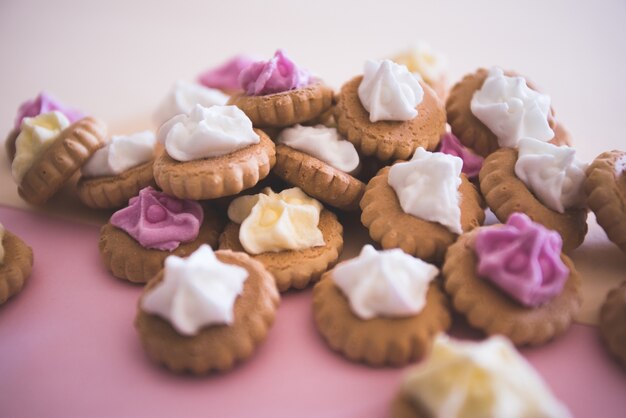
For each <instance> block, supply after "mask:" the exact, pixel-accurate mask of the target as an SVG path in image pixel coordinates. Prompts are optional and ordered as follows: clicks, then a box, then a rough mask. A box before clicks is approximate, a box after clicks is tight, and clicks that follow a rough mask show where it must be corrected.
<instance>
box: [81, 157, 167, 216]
mask: <svg viewBox="0 0 626 418" xmlns="http://www.w3.org/2000/svg"><path fill="white" fill-rule="evenodd" d="M153 163H154V161H149V162H147V163H143V164H141V165H138V166H137V167H133V168H131V169H130V170H127V171H125V172H123V173H121V174H119V175H117V176H106V177H81V178H80V179H79V180H78V183H77V184H76V194H77V195H78V198H79V199H80V201H81V202H83V203H84V204H85V205H86V206H89V207H90V208H93V209H115V208H120V207H122V206H124V205H125V204H127V203H128V199H130V198H131V197H133V196H136V195H137V193H139V190H141V189H143V188H144V187H148V186H152V187H156V182H155V181H154V175H153V170H152V165H153Z"/></svg>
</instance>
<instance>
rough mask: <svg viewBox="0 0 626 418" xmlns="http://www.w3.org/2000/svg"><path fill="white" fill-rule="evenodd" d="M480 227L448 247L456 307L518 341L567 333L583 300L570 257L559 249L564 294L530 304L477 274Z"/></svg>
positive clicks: (448, 281)
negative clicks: (564, 268) (565, 270)
mask: <svg viewBox="0 0 626 418" xmlns="http://www.w3.org/2000/svg"><path fill="white" fill-rule="evenodd" d="M486 228H493V227H486ZM476 233H477V232H476V231H473V232H470V233H467V234H463V235H462V236H461V237H459V239H458V240H457V242H456V243H454V244H453V245H451V246H450V248H448V252H447V253H446V259H445V263H444V265H443V277H444V289H445V291H446V293H447V294H448V295H450V298H451V299H452V305H453V307H454V309H455V310H456V311H457V312H459V313H461V314H463V315H464V316H465V317H466V319H467V321H468V322H469V324H470V325H471V326H473V327H475V328H478V329H480V330H482V331H484V332H485V333H486V334H488V335H494V334H503V335H505V336H507V337H508V338H509V339H510V340H511V341H512V342H513V343H514V344H515V345H541V344H545V343H546V342H548V341H549V340H551V339H553V338H555V337H556V336H558V335H560V334H562V333H564V332H565V331H566V330H567V329H568V328H569V326H570V324H571V322H572V318H573V316H574V315H575V314H576V313H577V312H578V311H579V309H580V306H581V303H582V297H581V278H580V275H579V274H578V272H577V271H576V269H575V268H574V263H572V261H571V260H570V259H569V257H567V256H566V255H564V254H561V260H562V261H563V263H564V264H565V265H566V266H567V268H568V269H569V276H568V278H567V281H566V282H565V285H564V288H563V290H562V291H561V292H560V294H558V295H557V296H556V297H554V298H553V299H552V300H550V301H549V302H547V303H545V304H543V305H541V306H538V307H533V308H527V307H525V306H523V305H521V304H519V303H518V302H516V301H515V300H513V299H512V298H510V297H509V296H507V295H506V294H504V293H503V292H502V291H501V290H499V289H498V288H497V287H495V286H494V285H493V284H491V283H490V282H489V281H487V280H485V279H484V278H482V277H480V276H479V275H478V273H477V263H478V260H477V256H476V253H475V251H474V239H475V237H476Z"/></svg>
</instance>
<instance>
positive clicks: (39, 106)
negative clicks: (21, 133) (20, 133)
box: [15, 91, 84, 129]
mask: <svg viewBox="0 0 626 418" xmlns="http://www.w3.org/2000/svg"><path fill="white" fill-rule="evenodd" d="M55 110H57V111H59V112H61V113H63V114H64V115H65V117H66V118H67V119H68V120H69V121H70V123H74V122H76V121H77V120H79V119H82V118H83V117H84V115H83V113H82V112H81V111H79V110H76V109H72V108H70V107H67V106H65V105H63V104H62V103H61V102H59V101H58V100H56V99H55V98H54V97H52V96H50V95H49V94H48V93H46V92H45V91H42V92H41V93H39V95H38V96H37V97H35V98H34V99H31V100H27V101H25V102H24V103H22V104H21V105H20V108H19V109H18V110H17V115H16V116H15V129H20V126H21V125H22V120H23V119H24V118H32V117H34V116H38V115H40V114H42V113H48V112H53V111H55Z"/></svg>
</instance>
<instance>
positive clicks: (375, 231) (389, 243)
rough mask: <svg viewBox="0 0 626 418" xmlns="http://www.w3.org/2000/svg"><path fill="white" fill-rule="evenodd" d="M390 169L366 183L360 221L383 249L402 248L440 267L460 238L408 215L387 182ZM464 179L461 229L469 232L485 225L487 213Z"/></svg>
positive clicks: (463, 177)
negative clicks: (448, 250)
mask: <svg viewBox="0 0 626 418" xmlns="http://www.w3.org/2000/svg"><path fill="white" fill-rule="evenodd" d="M390 168H391V167H385V168H383V169H382V170H380V171H379V172H378V174H377V175H376V177H374V178H373V179H371V180H370V182H369V183H367V187H366V189H365V194H364V195H363V199H361V209H362V210H363V213H362V214H361V222H362V223H363V225H365V227H366V228H368V229H369V233H370V237H372V239H373V240H374V241H376V242H378V243H380V245H381V246H382V247H383V248H385V249H388V248H401V249H402V250H403V251H404V252H406V253H407V254H410V255H412V256H415V257H417V258H421V259H422V260H424V261H428V262H430V263H434V264H437V265H441V263H442V262H443V258H444V255H445V253H446V249H447V248H448V247H449V246H450V245H451V244H452V243H453V242H454V241H456V239H457V237H458V235H457V234H454V233H452V232H450V230H449V229H448V228H446V227H445V226H443V225H441V224H439V223H436V222H429V221H426V220H423V219H419V218H416V217H415V216H413V215H409V214H408V213H405V212H404V211H403V210H402V206H400V201H399V200H398V196H397V195H396V192H395V191H394V190H393V188H392V187H391V186H390V185H389V183H388V177H389V169H390ZM461 180H462V183H461V186H459V193H460V195H461V197H460V207H461V227H462V228H463V231H464V232H467V231H470V230H472V229H473V228H476V227H477V226H480V225H482V224H483V222H484V221H485V211H484V209H483V206H482V198H481V197H480V195H479V194H478V191H477V190H476V187H475V186H474V185H473V184H472V183H471V182H470V181H469V180H468V179H467V177H465V175H464V174H462V175H461Z"/></svg>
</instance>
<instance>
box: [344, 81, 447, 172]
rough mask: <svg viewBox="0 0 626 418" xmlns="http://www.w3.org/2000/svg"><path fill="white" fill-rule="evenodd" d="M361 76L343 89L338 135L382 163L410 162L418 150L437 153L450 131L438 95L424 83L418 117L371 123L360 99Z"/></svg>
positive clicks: (422, 84)
mask: <svg viewBox="0 0 626 418" xmlns="http://www.w3.org/2000/svg"><path fill="white" fill-rule="evenodd" d="M362 79H363V76H358V77H355V78H353V79H352V80H350V81H348V82H347V83H346V84H344V85H343V87H342V88H341V91H340V93H339V96H338V102H337V106H336V107H335V120H336V122H337V131H338V132H339V133H340V134H341V135H342V136H343V137H344V138H346V139H347V140H348V141H350V142H352V143H353V144H354V146H355V147H356V149H357V151H359V154H360V155H365V156H370V155H372V156H375V157H376V158H377V159H379V160H381V161H389V160H395V159H410V157H411V155H413V152H414V151H415V150H416V149H417V148H418V147H423V148H425V149H427V150H430V151H433V150H434V149H435V148H437V145H438V144H439V138H440V137H441V134H442V133H444V131H445V128H446V112H445V109H444V107H443V103H442V102H441V100H440V99H439V98H438V97H437V95H436V94H435V92H434V91H433V90H432V89H431V88H430V87H428V85H426V84H425V83H423V82H420V84H421V86H422V88H423V89H424V99H423V100H422V102H421V103H420V104H419V105H418V106H417V112H418V114H417V116H416V117H415V118H413V119H411V120H408V121H378V122H370V119H369V112H368V111H367V110H365V108H364V107H363V105H362V104H361V99H359V94H358V90H359V85H360V84H361V80H362Z"/></svg>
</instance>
